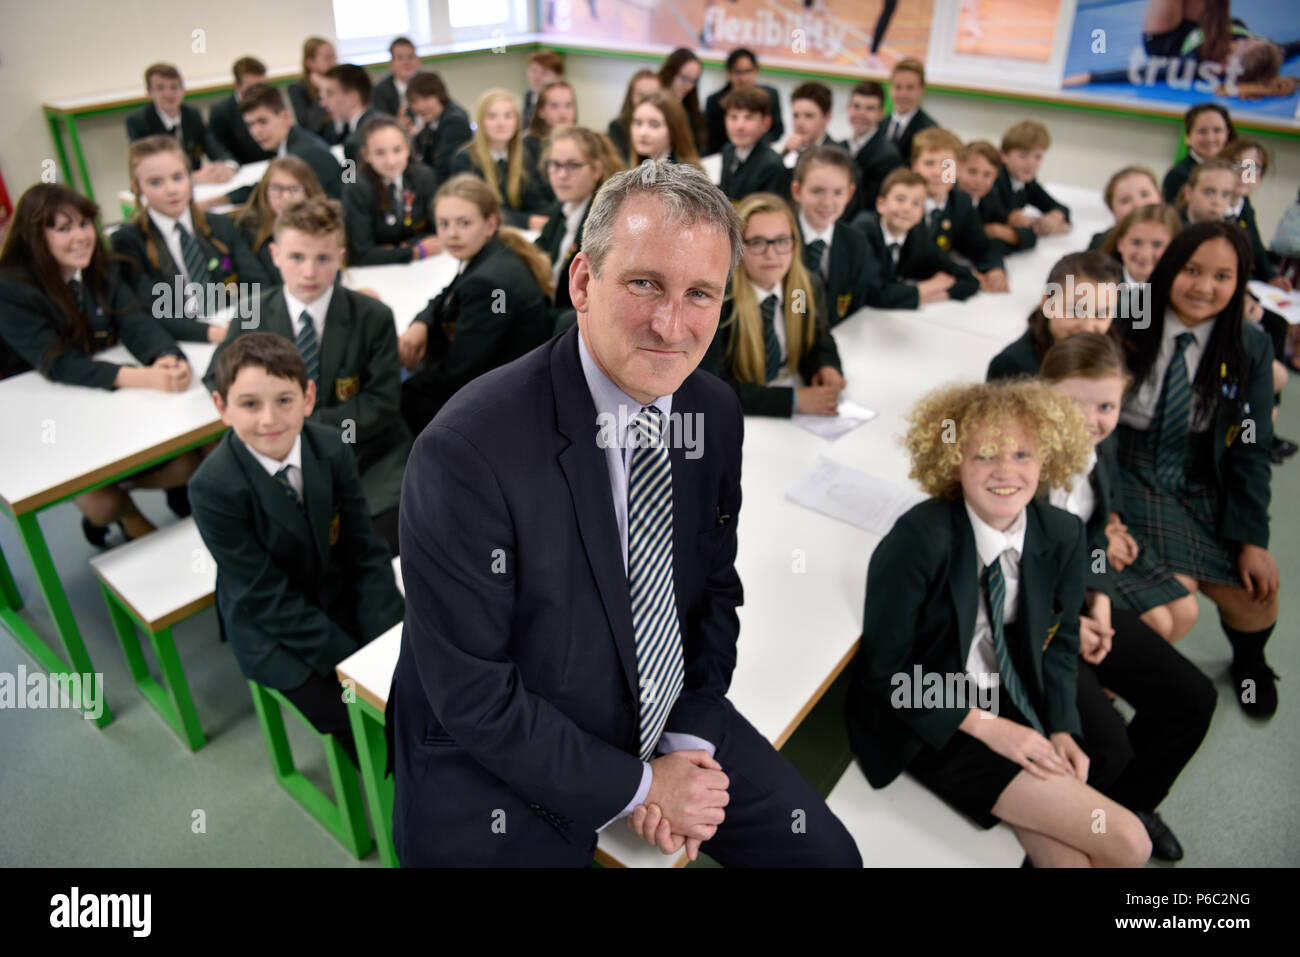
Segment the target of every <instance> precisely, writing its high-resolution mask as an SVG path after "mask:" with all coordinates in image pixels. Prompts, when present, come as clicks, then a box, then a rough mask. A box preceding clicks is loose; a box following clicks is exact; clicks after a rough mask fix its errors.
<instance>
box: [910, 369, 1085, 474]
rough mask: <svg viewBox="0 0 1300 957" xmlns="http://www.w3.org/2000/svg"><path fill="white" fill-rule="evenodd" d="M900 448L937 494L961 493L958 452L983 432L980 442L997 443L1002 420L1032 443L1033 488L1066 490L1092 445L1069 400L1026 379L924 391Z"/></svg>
mask: <svg viewBox="0 0 1300 957" xmlns="http://www.w3.org/2000/svg"><path fill="white" fill-rule="evenodd" d="M908 422H909V423H910V428H909V429H908V430H907V434H906V435H905V436H904V437H903V445H904V446H905V447H906V449H907V453H908V455H909V456H910V458H911V460H912V471H911V473H910V475H911V477H912V478H914V479H916V480H917V482H918V483H919V484H920V486H921V488H922V490H924V491H925V492H926V493H928V494H930V495H934V496H937V497H939V498H948V499H955V498H957V496H959V495H960V494H961V482H960V480H959V478H958V469H959V468H960V466H961V463H962V450H963V449H965V448H966V446H967V445H968V444H969V442H970V440H971V439H972V437H974V436H975V435H977V434H979V433H980V432H981V431H982V430H983V431H984V439H985V445H986V446H987V445H993V446H994V447H1000V446H1001V445H1002V442H1003V439H1004V436H1005V433H1006V428H1007V425H1008V424H1009V423H1019V424H1020V425H1021V426H1022V427H1023V428H1024V429H1025V432H1026V433H1028V435H1029V439H1030V441H1031V442H1033V443H1034V444H1035V446H1036V449H1037V452H1038V458H1039V461H1040V463H1041V472H1040V474H1039V488H1040V489H1042V488H1052V487H1059V488H1069V487H1070V477H1071V476H1073V475H1077V474H1078V473H1080V472H1082V471H1083V468H1084V466H1085V465H1086V464H1087V461H1088V452H1089V451H1090V450H1091V449H1092V440H1091V438H1090V437H1089V435H1088V428H1087V425H1086V424H1085V423H1084V420H1083V416H1082V415H1080V414H1079V411H1078V409H1076V408H1075V406H1074V403H1073V401H1071V400H1070V399H1069V398H1068V397H1067V396H1065V395H1063V394H1061V393H1060V392H1057V391H1056V390H1054V389H1052V388H1051V387H1050V386H1048V385H1046V384H1045V383H1042V382H1035V381H1032V380H1028V381H1024V380H1018V381H1004V382H989V383H978V384H973V385H962V384H958V385H946V386H943V387H941V388H939V389H936V390H935V391H933V392H931V393H929V394H928V395H926V396H925V397H923V398H922V399H921V401H920V402H918V403H917V404H916V407H915V408H914V409H912V412H911V414H910V415H909V416H908Z"/></svg>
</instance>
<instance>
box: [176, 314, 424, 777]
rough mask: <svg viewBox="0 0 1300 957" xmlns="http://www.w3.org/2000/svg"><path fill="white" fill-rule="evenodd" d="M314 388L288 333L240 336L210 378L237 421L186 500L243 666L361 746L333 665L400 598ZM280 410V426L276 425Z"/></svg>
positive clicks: (350, 465)
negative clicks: (315, 412)
mask: <svg viewBox="0 0 1300 957" xmlns="http://www.w3.org/2000/svg"><path fill="white" fill-rule="evenodd" d="M286 396H287V397H288V400H289V401H288V402H287V403H286V402H284V401H282V399H283V398H284V397H286ZM314 398H315V385H314V383H313V382H312V381H311V380H310V379H309V378H308V377H307V372H306V367H305V366H304V364H303V361H302V358H301V357H300V356H299V354H298V351H297V350H296V349H295V348H294V346H293V343H292V342H290V341H289V340H287V339H283V338H281V337H279V336H276V335H273V334H270V333H265V332H258V333H252V334H250V335H248V336H244V337H241V338H238V339H237V340H236V341H235V342H234V344H233V345H232V346H231V348H230V349H229V350H227V351H226V353H225V354H224V356H223V359H222V363H221V365H220V366H218V369H217V374H216V379H215V382H214V391H213V402H214V403H215V404H216V406H217V409H218V411H219V412H220V413H221V416H222V420H223V421H225V422H226V423H227V424H228V425H230V426H231V431H230V432H227V433H226V435H225V436H223V437H222V439H221V441H220V442H219V443H218V444H217V447H216V448H215V449H214V450H213V451H212V453H211V454H210V455H209V456H208V457H207V458H206V459H205V460H204V461H203V464H202V465H201V466H200V467H199V469H198V470H197V471H196V472H195V473H194V476H193V477H192V478H191V479H190V484H189V492H190V501H191V503H192V505H193V509H194V520H195V523H196V524H197V525H198V529H199V534H200V535H201V536H202V537H203V543H204V544H205V545H206V546H207V548H208V551H209V552H211V553H212V557H213V558H214V559H215V560H216V563H217V590H216V600H217V613H218V615H219V616H220V619H221V622H222V627H223V630H224V633H225V635H226V638H227V639H228V640H229V642H230V647H231V650H232V651H233V652H234V653H235V659H236V660H237V661H238V662H239V667H240V670H241V671H242V672H243V673H244V676H245V677H246V678H249V679H250V680H252V681H256V682H257V683H259V684H261V685H264V686H266V687H268V688H275V689H277V690H279V691H281V692H283V693H284V694H285V696H286V697H288V698H289V700H290V701H292V702H293V703H294V704H295V705H296V706H297V707H298V708H299V710H300V711H302V712H303V714H304V716H305V717H306V718H307V719H308V720H309V721H311V723H312V725H313V726H314V727H315V728H316V729H317V730H318V731H321V732H323V733H330V734H334V735H336V736H337V737H338V739H339V743H340V744H342V745H343V746H344V747H345V748H346V749H347V750H348V751H349V752H350V753H351V754H352V755H353V758H354V759H355V755H356V752H355V745H354V743H353V741H352V736H351V731H350V728H349V725H348V719H347V712H346V709H345V708H344V706H343V704H342V699H341V695H340V694H339V686H338V681H337V679H336V678H335V676H334V666H335V665H337V664H338V663H339V662H340V661H341V660H342V659H343V658H345V657H347V656H348V655H350V654H351V653H352V652H354V651H356V650H357V648H359V647H360V646H361V645H363V644H365V643H367V642H369V641H371V640H373V639H374V638H377V637H378V636H379V635H381V634H383V633H384V632H385V631H387V630H388V629H389V628H391V627H392V626H393V625H395V624H397V623H398V622H400V621H401V620H402V614H403V603H402V598H401V596H400V594H399V593H398V591H397V586H396V583H395V582H394V580H393V573H392V568H391V558H390V556H389V554H388V549H386V548H385V547H384V544H383V542H382V541H380V539H379V538H378V537H377V536H376V535H375V533H374V531H373V530H372V528H371V522H370V515H369V514H368V513H367V509H366V501H365V498H364V497H363V496H362V491H361V482H360V480H359V479H358V477H357V467H356V463H355V460H354V457H353V455H352V453H351V452H349V451H348V448H347V444H346V443H345V442H344V441H343V438H344V437H343V436H342V435H340V433H339V430H338V429H336V428H334V427H332V426H329V425H325V424H323V423H320V422H312V421H306V418H307V416H308V415H309V414H310V413H311V410H312V402H313V400H314ZM268 407H269V408H270V411H267V409H268ZM272 416H273V417H274V421H273V422H272V424H273V425H279V426H280V428H279V429H278V431H277V434H276V435H274V436H272V437H270V438H268V437H267V436H266V435H265V432H266V431H267V430H266V428H265V422H266V420H267V418H268V417H272Z"/></svg>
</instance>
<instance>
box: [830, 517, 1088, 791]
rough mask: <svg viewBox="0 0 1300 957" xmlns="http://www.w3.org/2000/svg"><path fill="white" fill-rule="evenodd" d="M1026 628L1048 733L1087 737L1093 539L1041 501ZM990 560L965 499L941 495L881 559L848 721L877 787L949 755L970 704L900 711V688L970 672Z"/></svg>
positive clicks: (1025, 562) (1021, 637) (1032, 541)
mask: <svg viewBox="0 0 1300 957" xmlns="http://www.w3.org/2000/svg"><path fill="white" fill-rule="evenodd" d="M1026 511H1027V513H1028V527H1027V528H1026V530H1025V549H1024V555H1022V556H1021V559H1020V597H1019V603H1018V604H1017V606H1016V615H1017V620H1016V624H1015V625H1014V626H1012V627H1011V628H1010V629H1009V630H1008V638H1009V640H1011V639H1013V638H1014V639H1015V640H1012V641H1011V653H1012V656H1013V658H1014V663H1015V666H1016V671H1017V673H1018V674H1019V675H1020V679H1021V681H1022V682H1023V684H1024V686H1025V690H1026V693H1027V694H1028V696H1029V700H1030V702H1031V703H1032V704H1033V706H1034V710H1035V712H1036V713H1037V714H1038V717H1039V719H1040V720H1041V721H1042V722H1043V729H1044V731H1045V732H1046V733H1047V734H1049V735H1050V734H1054V733H1055V732H1057V731H1068V732H1069V733H1071V734H1073V735H1080V734H1081V733H1082V729H1081V726H1080V723H1079V712H1078V709H1077V707H1076V704H1075V702H1076V696H1077V690H1076V676H1077V674H1078V657H1079V609H1080V608H1081V607H1082V605H1083V589H1084V584H1083V581H1084V580H1083V562H1084V531H1083V523H1081V522H1080V521H1079V520H1078V519H1077V518H1075V517H1074V516H1073V515H1070V514H1069V513H1068V512H1064V511H1062V510H1060V509H1058V508H1053V507H1052V506H1051V505H1048V504H1046V503H1045V502H1042V501H1037V500H1036V501H1033V502H1031V503H1030V504H1029V505H1028V506H1027V507H1026ZM979 565H980V561H979V555H978V553H977V552H976V550H975V533H974V531H973V530H972V529H971V525H970V518H969V517H968V516H967V514H966V508H965V505H964V504H963V500H962V499H961V498H960V497H958V498H957V499H956V500H953V501H948V500H945V499H937V498H932V499H929V500H927V501H924V502H922V503H920V504H919V505H917V506H915V507H914V508H912V509H910V510H909V511H908V512H906V513H904V514H903V516H902V517H901V518H899V519H898V521H897V522H895V523H894V527H893V528H892V529H891V530H890V532H889V534H888V535H886V536H885V537H884V539H883V540H882V541H881V542H880V544H879V545H877V546H876V550H875V552H873V553H872V555H871V564H870V567H869V568H868V571H867V597H866V604H865V609H864V612H863V625H862V646H861V649H860V650H859V652H858V656H857V660H856V662H855V664H854V667H853V677H852V679H851V682H850V685H849V692H848V700H847V704H846V716H847V719H848V729H849V742H850V744H851V745H852V747H853V752H854V754H856V755H857V757H858V760H859V761H860V762H861V763H862V769H863V771H864V772H866V775H867V779H868V780H869V781H870V782H871V786H872V787H876V788H882V787H884V786H885V785H887V784H889V783H890V782H891V781H893V780H894V778H896V777H898V775H899V773H901V772H902V771H903V770H904V769H905V768H906V767H907V766H908V765H909V764H910V763H911V762H912V760H913V759H914V758H915V757H916V756H917V755H918V754H919V753H920V752H921V749H922V748H924V747H930V748H933V749H935V750H939V749H941V748H943V746H944V745H945V744H947V743H948V741H949V739H950V738H951V737H952V736H953V735H954V734H964V733H965V732H964V731H959V730H958V726H959V725H960V724H961V722H962V719H963V718H965V716H966V713H967V711H968V710H969V707H939V708H895V707H893V706H892V705H891V703H890V696H891V694H892V693H893V692H894V685H893V684H892V683H891V679H892V678H893V676H894V675H895V674H905V675H907V676H908V678H909V680H910V679H911V676H912V674H913V670H912V669H913V666H914V665H917V664H919V665H920V666H921V669H922V673H923V674H932V673H933V674H938V675H939V676H940V677H941V678H942V677H943V676H945V675H947V674H961V673H964V672H965V670H966V656H967V655H968V654H969V652H970V643H971V639H972V637H973V635H974V630H975V615H976V607H977V605H978V603H979V602H980V600H981V599H980V587H979V576H980V571H981V569H980V567H979Z"/></svg>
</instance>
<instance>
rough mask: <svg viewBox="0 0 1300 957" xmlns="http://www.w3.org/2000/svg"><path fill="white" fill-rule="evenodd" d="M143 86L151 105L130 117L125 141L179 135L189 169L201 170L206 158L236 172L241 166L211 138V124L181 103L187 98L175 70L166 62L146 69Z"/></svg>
mask: <svg viewBox="0 0 1300 957" xmlns="http://www.w3.org/2000/svg"><path fill="white" fill-rule="evenodd" d="M144 84H145V89H146V90H147V91H148V93H149V97H150V102H148V103H146V104H144V105H143V106H141V107H140V108H139V109H138V110H136V111H135V112H133V113H129V114H128V115H127V117H126V138H127V139H128V140H129V141H130V142H132V143H134V142H135V141H136V140H142V139H144V138H145V137H146V136H154V135H156V134H158V133H165V134H167V135H168V136H176V137H177V138H178V139H179V140H180V144H181V149H182V151H183V152H184V153H185V158H186V159H187V160H188V161H189V164H190V169H192V170H198V169H200V168H201V167H202V166H203V164H204V158H205V157H206V158H207V160H208V161H210V162H213V163H223V164H226V165H227V166H228V167H229V168H230V169H231V171H232V172H233V170H234V169H235V168H236V167H237V166H238V165H239V164H238V163H237V162H236V161H235V158H234V157H233V156H231V155H230V152H229V151H228V150H227V149H226V148H225V147H224V146H222V145H221V143H220V142H218V140H217V138H216V137H215V136H213V135H212V131H211V130H210V129H209V128H208V125H207V124H206V123H204V122H203V114H201V113H200V112H199V111H198V110H196V109H195V108H194V107H192V106H186V105H185V104H184V103H182V102H181V100H182V98H183V97H184V96H185V84H184V83H183V82H182V81H181V75H180V72H179V71H178V70H177V69H176V67H174V66H171V65H170V64H167V63H154V64H152V65H151V66H149V68H148V69H146V70H145V73H144ZM164 117H165V118H164ZM226 178H227V179H228V178H229V175H227V176H226ZM211 181H212V182H219V181H220V180H219V179H212V180H211Z"/></svg>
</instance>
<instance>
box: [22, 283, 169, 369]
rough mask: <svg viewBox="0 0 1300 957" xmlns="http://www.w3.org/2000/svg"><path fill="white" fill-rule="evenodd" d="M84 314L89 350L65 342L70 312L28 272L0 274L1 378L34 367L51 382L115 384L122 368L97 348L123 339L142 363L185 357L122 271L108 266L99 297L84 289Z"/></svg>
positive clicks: (101, 348)
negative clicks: (163, 357) (100, 356)
mask: <svg viewBox="0 0 1300 957" xmlns="http://www.w3.org/2000/svg"><path fill="white" fill-rule="evenodd" d="M81 311H82V314H83V315H85V317H86V320H87V322H88V323H89V325H90V331H91V336H92V341H91V352H90V353H86V352H83V351H82V350H81V349H80V348H77V347H73V346H70V345H68V344H66V343H65V342H64V338H63V337H64V335H65V334H66V332H67V329H68V320H67V317H66V316H65V315H64V314H63V312H62V310H60V309H59V307H58V305H57V304H56V303H55V301H54V300H53V299H51V298H50V297H49V296H47V295H46V294H45V292H44V291H43V290H42V289H41V288H40V287H39V286H38V285H37V284H36V282H35V281H34V280H33V279H32V278H31V277H30V276H29V275H27V274H26V272H24V271H19V270H7V271H6V272H5V273H3V274H2V275H0V379H7V378H8V377H9V376H11V375H18V374H19V373H21V372H28V371H30V370H32V369H37V370H39V371H40V373H41V375H43V376H45V378H47V379H49V380H51V381H52V382H65V383H67V384H68V385H85V386H93V387H95V388H98V389H115V388H117V387H116V386H115V385H114V384H113V380H114V379H116V378H117V370H118V369H119V368H121V367H120V366H119V365H118V364H117V363H115V362H102V361H99V360H96V359H95V358H93V355H94V353H96V352H100V351H102V350H104V349H107V348H108V347H109V346H111V345H113V344H115V343H116V342H118V341H121V343H122V344H123V345H125V346H126V347H127V349H129V350H130V352H131V355H133V356H135V357H136V359H137V360H139V362H140V364H141V365H145V366H147V365H152V364H153V361H154V360H155V359H157V358H158V357H159V356H161V355H176V356H182V357H183V353H182V352H181V351H180V349H178V348H177V346H176V340H175V339H173V338H172V336H171V334H170V333H169V332H168V331H167V330H166V329H164V328H163V326H162V324H161V323H159V322H158V320H156V319H154V318H153V316H151V315H150V314H149V313H148V312H146V311H145V310H144V308H143V307H142V306H141V304H140V302H139V300H138V299H137V297H136V295H135V293H134V292H133V291H132V289H131V287H130V285H129V284H127V283H126V282H125V281H124V280H123V279H122V278H121V274H120V266H118V265H116V264H114V265H113V266H112V267H110V270H109V278H108V284H107V289H106V290H105V291H104V293H103V294H102V295H101V296H99V297H96V296H95V295H93V294H92V293H90V292H89V291H88V290H84V289H83V290H82V303H81Z"/></svg>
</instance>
